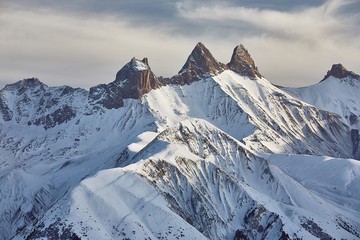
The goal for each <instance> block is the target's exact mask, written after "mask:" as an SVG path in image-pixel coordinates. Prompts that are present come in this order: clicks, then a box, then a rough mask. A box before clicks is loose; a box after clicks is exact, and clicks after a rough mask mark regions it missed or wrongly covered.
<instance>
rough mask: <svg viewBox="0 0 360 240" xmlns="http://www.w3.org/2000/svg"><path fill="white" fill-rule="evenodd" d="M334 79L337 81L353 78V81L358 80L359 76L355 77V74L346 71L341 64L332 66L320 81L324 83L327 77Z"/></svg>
mask: <svg viewBox="0 0 360 240" xmlns="http://www.w3.org/2000/svg"><path fill="white" fill-rule="evenodd" d="M331 76H332V77H335V78H338V79H342V78H347V77H350V78H353V79H358V80H360V76H359V75H357V74H356V73H354V72H352V71H349V70H347V69H346V68H345V67H344V66H343V65H342V64H341V63H338V64H333V65H332V67H331V69H330V70H329V71H328V72H327V74H326V75H325V77H324V78H323V79H322V80H321V82H322V81H325V80H326V79H328V78H329V77H331Z"/></svg>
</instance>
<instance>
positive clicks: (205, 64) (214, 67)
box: [171, 42, 227, 85]
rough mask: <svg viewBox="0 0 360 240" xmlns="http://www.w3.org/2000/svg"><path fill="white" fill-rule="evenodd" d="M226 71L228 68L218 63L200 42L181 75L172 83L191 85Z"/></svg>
mask: <svg viewBox="0 0 360 240" xmlns="http://www.w3.org/2000/svg"><path fill="white" fill-rule="evenodd" d="M225 69H227V66H226V65H225V64H223V63H220V62H218V61H217V60H216V59H215V58H214V57H213V55H212V54H211V53H210V51H209V50H208V49H207V48H206V47H205V46H204V44H202V43H201V42H199V43H198V44H197V45H196V46H195V48H194V49H193V50H192V52H191V54H190V55H189V57H188V58H187V60H186V62H185V64H184V66H183V67H182V68H181V70H180V71H179V74H178V75H176V76H174V77H172V78H171V82H172V83H177V84H180V85H184V84H191V83H192V82H195V81H198V80H200V79H203V78H206V77H209V76H210V75H216V74H218V73H220V72H222V71H224V70H225Z"/></svg>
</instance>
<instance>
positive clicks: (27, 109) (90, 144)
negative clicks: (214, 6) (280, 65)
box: [0, 43, 360, 239]
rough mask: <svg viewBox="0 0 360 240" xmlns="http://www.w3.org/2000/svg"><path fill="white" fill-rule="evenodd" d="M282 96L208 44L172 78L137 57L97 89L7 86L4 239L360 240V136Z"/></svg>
mask: <svg viewBox="0 0 360 240" xmlns="http://www.w3.org/2000/svg"><path fill="white" fill-rule="evenodd" d="M239 61H240V62H239ZM229 69H231V70H229ZM234 71H237V72H234ZM244 74H245V75H244ZM246 74H249V75H246ZM185 83H189V84H185ZM285 90H286V89H285ZM285 90H284V89H279V88H277V87H275V86H273V85H272V84H271V83H269V82H268V81H267V80H266V79H265V78H262V77H261V74H260V73H259V72H258V70H257V68H256V66H255V64H254V61H253V60H252V59H251V57H250V55H249V54H248V52H247V50H246V49H244V47H243V46H240V47H237V48H236V49H235V50H234V53H233V57H232V60H231V62H230V63H229V64H227V65H226V64H222V63H219V62H218V61H216V60H215V59H214V58H213V56H212V55H211V54H210V53H209V51H208V50H207V49H206V48H205V46H204V45H202V44H200V43H199V44H198V45H197V46H196V47H195V49H194V50H193V52H192V54H191V55H190V56H189V58H188V61H187V62H186V64H185V65H184V69H182V71H181V72H180V73H179V74H178V75H176V76H174V77H173V78H171V79H164V78H157V77H156V76H155V75H154V74H153V73H152V72H151V68H150V66H149V65H148V60H147V59H146V58H144V59H143V60H141V61H140V60H137V59H135V58H134V59H132V60H131V62H130V63H128V64H126V65H125V66H124V67H123V68H122V69H121V70H120V71H119V72H118V73H117V75H116V79H115V81H114V82H111V83H109V84H101V85H98V86H95V87H93V88H91V89H90V91H86V90H83V89H73V88H71V87H48V86H46V85H45V84H43V83H41V82H40V81H39V80H37V79H27V80H22V81H19V82H18V83H15V84H12V85H8V86H6V87H5V88H4V89H3V90H1V91H0V116H1V117H0V184H1V186H2V189H1V191H0V238H1V239H9V238H11V237H13V238H14V239H26V238H27V239H41V238H54V239H59V238H65V239H66V238H75V239H76V236H81V237H82V238H84V239H86V238H88V239H94V238H98V239H118V238H124V239H125V238H130V239H144V238H148V239H156V238H163V239H178V238H184V239H188V238H189V236H191V237H192V238H194V239H207V238H210V239H219V238H222V239H228V238H240V237H243V236H247V237H248V238H251V239H259V238H264V239H279V238H286V237H290V238H294V239H295V238H298V237H302V238H303V239H316V238H325V239H329V238H330V237H332V238H336V239H340V238H346V239H354V238H358V237H359V235H358V232H359V229H360V227H359V223H360V220H359V212H358V206H359V199H358V197H356V196H357V194H358V192H359V191H358V188H357V182H358V178H359V177H358V176H359V171H357V170H356V169H357V165H356V164H355V162H354V161H352V160H345V159H337V158H338V157H341V158H355V157H357V158H359V156H360V155H359V154H357V152H358V148H359V147H358V146H359V142H360V141H359V138H356V134H354V129H350V127H349V125H348V124H346V123H344V122H343V121H342V119H341V117H339V116H337V115H336V114H333V113H331V112H329V111H324V110H319V109H318V108H316V107H314V106H312V105H309V104H307V103H305V102H304V101H301V100H299V99H298V98H296V97H294V96H291V95H290V94H288V93H287V92H288V90H286V91H285ZM292 94H293V93H292ZM354 94H355V92H354ZM354 107H355V103H354ZM330 110H331V109H330ZM354 136H355V137H354ZM287 154H290V155H287ZM294 154H311V155H322V156H330V157H332V158H334V161H336V162H338V163H337V164H338V165H336V164H335V165H333V164H330V165H323V164H319V165H315V166H316V168H315V169H320V168H321V167H325V168H326V169H327V171H328V172H327V173H323V174H322V176H323V177H322V178H321V179H320V178H314V177H311V176H308V175H306V173H307V172H304V171H300V170H297V169H299V168H300V166H302V165H301V163H298V162H296V164H291V163H289V164H288V162H289V161H290V160H291V159H296V161H299V162H304V166H307V168H308V169H310V166H311V162H310V161H311V160H309V159H314V163H315V162H318V161H320V160H321V159H327V157H314V156H313V157H311V156H308V155H304V156H298V155H294ZM294 156H296V157H294ZM267 159H268V160H269V161H271V162H272V163H273V164H270V163H269V162H268V160H267ZM334 161H332V162H334ZM342 162H343V164H341V163H342ZM289 165H290V168H289ZM335 166H338V168H337V169H336V173H338V174H340V176H339V178H336V176H335V170H334V168H335ZM297 167H298V168H297ZM352 168H354V169H355V170H354V171H351V170H350V169H352ZM308 172H309V173H310V172H314V171H313V170H311V171H310V170H309V171H308ZM302 175H303V176H308V177H307V178H308V179H309V180H306V179H304V177H302ZM344 176H349V177H344ZM332 185H334V186H336V189H332V188H331V187H332ZM347 191H350V192H351V193H347Z"/></svg>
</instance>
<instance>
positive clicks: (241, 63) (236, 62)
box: [227, 44, 262, 79]
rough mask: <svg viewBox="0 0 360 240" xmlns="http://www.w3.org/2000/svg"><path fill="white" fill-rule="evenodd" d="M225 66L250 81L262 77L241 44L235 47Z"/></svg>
mask: <svg viewBox="0 0 360 240" xmlns="http://www.w3.org/2000/svg"><path fill="white" fill-rule="evenodd" d="M227 66H228V67H229V69H230V70H232V71H234V72H237V73H239V74H240V75H242V76H246V77H249V78H251V79H256V78H257V77H259V78H261V77H262V76H261V74H260V72H259V70H258V68H257V67H256V65H255V62H254V60H253V59H252V58H251V56H250V54H249V52H248V51H247V50H246V48H245V47H244V46H243V45H241V44H240V45H238V46H236V47H235V49H234V51H233V54H232V56H231V60H230V62H229V63H228V64H227Z"/></svg>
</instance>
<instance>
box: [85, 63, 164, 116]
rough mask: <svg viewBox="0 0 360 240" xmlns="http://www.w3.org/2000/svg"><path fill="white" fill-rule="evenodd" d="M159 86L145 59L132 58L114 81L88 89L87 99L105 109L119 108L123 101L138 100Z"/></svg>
mask: <svg viewBox="0 0 360 240" xmlns="http://www.w3.org/2000/svg"><path fill="white" fill-rule="evenodd" d="M159 86H160V83H159V80H158V78H157V77H156V76H155V74H154V73H153V72H152V71H151V68H150V66H149V62H148V59H147V58H144V59H143V60H139V59H136V58H132V59H131V60H130V62H129V63H127V64H126V65H125V66H124V67H123V68H121V69H120V70H119V71H118V72H117V74H116V78H115V81H113V82H111V83H109V84H107V85H106V84H101V85H98V86H95V87H92V88H90V94H89V99H90V101H91V102H93V103H98V104H101V105H102V106H104V107H105V108H108V109H111V108H115V109H117V108H120V107H122V106H123V105H124V102H123V99H127V98H134V99H139V98H141V97H142V96H143V95H144V94H146V93H148V92H150V91H151V90H152V89H156V88H158V87H159Z"/></svg>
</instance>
